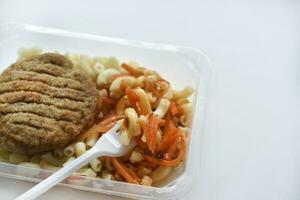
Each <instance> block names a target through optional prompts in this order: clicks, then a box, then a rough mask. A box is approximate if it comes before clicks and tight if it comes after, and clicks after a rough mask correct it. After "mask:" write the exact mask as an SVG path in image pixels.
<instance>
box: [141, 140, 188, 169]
mask: <svg viewBox="0 0 300 200" xmlns="http://www.w3.org/2000/svg"><path fill="white" fill-rule="evenodd" d="M178 149H179V153H178V155H177V157H176V158H175V159H174V160H158V159H156V158H154V157H151V156H145V157H144V159H145V160H147V161H149V162H151V163H154V164H157V165H161V166H175V165H178V164H179V163H180V162H181V161H183V160H184V157H185V152H186V138H185V136H184V135H183V134H180V135H179V138H178Z"/></svg>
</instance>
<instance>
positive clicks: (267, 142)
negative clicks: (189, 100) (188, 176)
mask: <svg viewBox="0 0 300 200" xmlns="http://www.w3.org/2000/svg"><path fill="white" fill-rule="evenodd" d="M6 21H18V22H26V23H32V24H37V25H44V26H50V27H56V28H62V29H67V30H73V31H79V32H88V33H95V34H100V35H105V36H115V37H121V38H126V39H134V40H145V41H150V42H161V43H170V44H179V45H185V46H192V47H196V48H199V49H202V50H203V51H204V52H206V53H207V55H208V56H209V57H210V59H211V61H212V62H213V66H212V70H213V74H212V77H211V82H210V90H209V99H208V104H207V114H206V117H207V119H206V124H205V128H204V130H205V135H204V142H203V145H204V146H203V154H202V155H203V157H202V165H201V166H199V170H200V174H201V177H200V179H199V180H198V181H197V184H196V185H194V186H193V187H192V188H191V192H190V193H188V194H186V195H185V198H184V199H185V200H193V199H201V200H256V199H257V200H277V199H278V200H285V199H286V200H296V199H300V190H299V188H300V176H299V175H300V153H299V152H300V126H299V124H300V120H299V114H300V112H299V109H300V103H299V102H300V1H296V0H295V1H271V0H270V1H262V0H261V1H259V0H254V1H234V0H231V1H219V2H218V1H177V0H176V1H174V0H173V1H168V0H165V1H142V0H130V1H115V0H112V1H88V0H85V1H77V0H72V1H54V0H48V1H31V0H29V1H12V0H4V1H0V22H6ZM0 59H1V56H0ZM183 81H184V80H183ZM199 158H200V157H199ZM32 186H33V184H32V183H28V182H22V181H16V180H9V179H5V178H0V198H1V199H13V198H14V197H16V196H17V195H19V194H21V193H22V192H24V191H25V190H27V189H29V188H30V187H32ZM40 199H64V200H68V199H72V200H76V199H78V200H79V199H91V200H92V199H120V198H118V197H116V198H114V197H110V196H104V195H101V194H95V193H88V192H81V191H76V190H72V189H65V188H61V187H56V188H54V189H52V190H51V191H50V192H48V193H47V194H45V195H44V196H42V197H41V198H40Z"/></svg>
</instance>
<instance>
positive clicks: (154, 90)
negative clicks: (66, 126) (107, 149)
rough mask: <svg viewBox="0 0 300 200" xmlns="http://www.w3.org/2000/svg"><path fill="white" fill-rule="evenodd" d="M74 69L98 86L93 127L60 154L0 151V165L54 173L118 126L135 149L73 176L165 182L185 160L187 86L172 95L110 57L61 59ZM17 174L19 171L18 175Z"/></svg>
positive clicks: (157, 79)
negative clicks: (7, 164)
mask: <svg viewBox="0 0 300 200" xmlns="http://www.w3.org/2000/svg"><path fill="white" fill-rule="evenodd" d="M40 53H42V51H41V49H39V48H32V49H24V48H23V49H20V50H19V59H24V58H27V57H30V56H32V55H36V54H40ZM65 56H66V57H68V58H69V59H70V60H71V61H72V63H73V65H74V67H75V68H77V69H79V70H81V71H83V72H85V73H86V74H87V75H89V76H90V77H91V78H92V80H93V81H94V82H95V84H96V85H97V89H98V93H99V101H98V102H99V114H98V115H97V123H96V124H95V125H94V126H92V127H91V128H90V129H88V130H87V131H86V132H83V133H82V134H81V135H79V136H78V137H77V138H75V139H74V140H73V141H72V142H71V143H70V144H68V145H67V146H66V147H64V148H63V149H59V150H54V151H51V152H45V153H44V154H38V155H33V156H26V155H21V154H16V153H10V152H7V151H5V150H4V149H1V147H0V161H1V162H9V163H14V164H19V165H20V166H26V167H33V168H41V169H46V170H52V171H53V170H58V169H59V168H60V167H63V166H66V165H67V164H69V163H70V162H72V161H73V160H75V159H76V158H77V157H79V156H81V155H82V154H84V153H85V152H86V151H87V149H89V148H91V147H93V146H94V145H95V144H96V142H97V141H98V139H99V138H100V137H101V136H102V134H104V133H105V132H106V131H107V130H109V129H110V128H111V127H112V126H113V125H114V124H115V123H119V124H120V126H121V129H120V137H121V142H122V143H123V144H125V145H128V144H130V142H131V141H132V140H134V141H135V142H136V144H137V145H136V147H135V148H134V149H133V150H131V151H130V152H129V153H128V154H127V155H124V156H122V157H120V158H109V157H103V158H95V159H93V160H92V161H91V162H90V163H89V164H88V165H86V166H85V167H83V168H81V169H80V170H78V171H77V172H76V173H75V174H77V175H80V176H87V177H96V178H102V179H107V180H116V181H125V182H129V183H133V184H140V185H144V186H152V185H155V184H156V183H159V182H160V181H162V180H164V179H166V178H167V177H168V176H169V175H170V173H171V172H172V169H173V168H176V166H178V165H180V164H181V163H182V162H183V161H184V159H185V153H186V143H187V141H186V138H187V137H188V134H189V132H190V128H189V127H188V126H189V123H190V121H191V113H192V107H191V105H192V104H191V102H190V100H189V97H190V96H191V95H192V93H193V91H194V90H193V89H192V88H191V87H184V88H183V89H182V90H174V88H172V87H171V85H170V83H169V82H167V81H166V80H164V79H163V78H162V77H161V76H160V74H158V73H157V72H155V71H153V70H149V69H146V68H143V67H141V66H140V65H139V64H138V63H136V62H133V61H130V62H128V63H122V64H120V63H119V61H118V60H117V59H116V58H115V57H99V56H95V57H92V56H88V55H85V54H69V53H67V54H65ZM20 173H22V171H20ZM67 181H68V182H72V183H76V184H78V185H82V184H85V183H86V181H87V180H86V178H84V177H81V178H80V177H78V176H71V177H69V178H68V179H67Z"/></svg>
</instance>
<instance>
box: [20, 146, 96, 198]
mask: <svg viewBox="0 0 300 200" xmlns="http://www.w3.org/2000/svg"><path fill="white" fill-rule="evenodd" d="M99 154H101V153H100V152H99V151H96V150H95V149H93V148H92V149H90V150H88V151H87V152H86V153H84V154H82V155H81V156H80V157H78V158H77V159H75V160H74V161H72V162H71V163H69V164H67V165H66V166H65V167H63V168H61V169H60V170H58V171H56V172H55V173H54V174H52V175H51V176H49V177H48V178H46V179H45V180H43V181H42V182H40V183H39V184H37V185H36V186H34V187H33V188H31V189H30V190H28V191H27V192H25V193H24V194H22V195H21V196H19V197H18V198H16V200H31V199H35V198H37V197H39V196H40V195H41V194H43V193H45V192H46V191H48V190H49V189H50V188H52V187H53V186H55V185H56V184H58V183H59V182H61V181H63V180H64V179H65V178H67V177H68V176H70V175H72V174H73V173H74V172H75V171H77V170H78V169H80V168H81V167H82V166H84V165H86V164H88V163H89V162H90V161H91V160H92V159H93V158H96V157H99V156H101V155H99Z"/></svg>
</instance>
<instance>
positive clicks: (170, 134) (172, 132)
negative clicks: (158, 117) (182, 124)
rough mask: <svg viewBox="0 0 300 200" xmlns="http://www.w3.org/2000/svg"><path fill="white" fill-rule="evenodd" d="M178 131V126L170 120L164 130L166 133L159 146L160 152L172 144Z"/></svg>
mask: <svg viewBox="0 0 300 200" xmlns="http://www.w3.org/2000/svg"><path fill="white" fill-rule="evenodd" d="M176 132H177V128H176V126H175V125H174V123H173V122H172V121H171V120H168V122H167V125H166V128H165V130H164V135H163V138H162V140H161V142H160V143H159V145H158V147H157V149H156V150H157V151H158V152H162V151H165V150H166V149H167V148H168V146H169V145H170V144H172V142H173V141H174V139H175V137H174V136H176Z"/></svg>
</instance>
